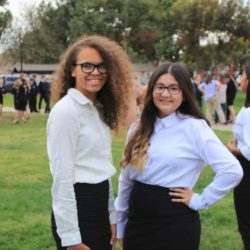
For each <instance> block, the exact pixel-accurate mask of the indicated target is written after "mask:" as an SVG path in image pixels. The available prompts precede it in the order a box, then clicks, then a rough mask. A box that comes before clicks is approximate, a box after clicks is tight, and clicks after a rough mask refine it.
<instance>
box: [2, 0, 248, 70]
mask: <svg viewBox="0 0 250 250" xmlns="http://www.w3.org/2000/svg"><path fill="white" fill-rule="evenodd" d="M1 2H2V3H3V2H5V1H2V0H1V1H0V4H1ZM0 20H1V18H0ZM0 26H1V29H0V31H1V30H2V27H3V28H5V33H4V35H2V37H3V38H2V37H1V39H2V40H3V41H4V42H5V43H6V44H8V46H7V48H6V50H5V58H8V59H9V60H12V61H14V62H25V63H57V62H58V60H59V58H60V56H61V54H62V52H63V51H64V49H65V48H66V47H68V45H69V44H70V43H71V42H73V41H75V39H76V38H78V37H79V36H81V35H84V34H87V35H90V34H101V35H105V36H108V37H110V38H111V39H114V40H116V41H117V42H118V43H119V44H121V45H122V46H123V48H124V49H125V50H126V51H127V53H128V54H129V56H130V58H131V60H132V61H133V62H153V63H154V64H158V63H159V62H160V61H165V60H172V61H183V62H185V63H186V64H188V65H189V66H190V67H191V68H196V69H197V68H204V69H208V68H211V67H213V66H217V65H220V64H222V65H230V66H234V67H236V68H241V67H242V65H243V64H245V63H246V62H247V61H248V60H249V59H250V6H249V4H246V3H245V1H243V0H223V1H219V0H206V1H205V0H175V1H174V0H136V1H135V0H58V1H57V3H56V5H53V4H51V3H46V2H42V3H41V4H40V5H39V6H38V7H37V8H35V9H34V8H31V9H26V13H25V25H24V24H23V25H20V23H19V24H15V25H13V26H12V27H11V28H8V27H7V26H6V25H5V26H4V25H2V22H0ZM6 27H7V28H6ZM0 34H1V33H0Z"/></svg>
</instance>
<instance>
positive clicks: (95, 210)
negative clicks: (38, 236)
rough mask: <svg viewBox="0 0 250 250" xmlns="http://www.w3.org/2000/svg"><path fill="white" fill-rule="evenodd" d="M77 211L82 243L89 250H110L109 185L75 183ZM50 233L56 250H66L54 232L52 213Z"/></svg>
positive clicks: (104, 183)
mask: <svg viewBox="0 0 250 250" xmlns="http://www.w3.org/2000/svg"><path fill="white" fill-rule="evenodd" d="M74 189H75V194H76V202H77V211H78V223H79V228H80V232H81V236H82V242H83V243H84V244H86V245H87V246H88V247H90V249H91V250H111V245H110V239H111V229H110V222H109V211H108V199H109V183H108V181H104V182H102V183H99V184H85V183H77V184H75V186H74ZM51 222H52V233H53V236H54V239H55V241H56V245H57V249H58V250H67V247H62V246H61V239H60V238H59V236H58V234H57V232H56V223H55V218H54V215H53V212H52V217H51Z"/></svg>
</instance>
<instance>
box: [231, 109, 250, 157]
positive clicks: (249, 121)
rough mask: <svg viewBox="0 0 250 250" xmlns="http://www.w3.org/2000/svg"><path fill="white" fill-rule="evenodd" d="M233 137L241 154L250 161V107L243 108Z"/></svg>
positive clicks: (234, 127) (238, 116)
mask: <svg viewBox="0 0 250 250" xmlns="http://www.w3.org/2000/svg"><path fill="white" fill-rule="evenodd" d="M233 135H234V138H236V140H237V147H238V148H239V149H240V152H241V154H242V155H243V156H244V157H245V158H246V159H247V160H248V161H250V107H248V108H245V107H243V108H241V110H240V112H239V113H238V115H237V116H236V120H235V124H234V126H233Z"/></svg>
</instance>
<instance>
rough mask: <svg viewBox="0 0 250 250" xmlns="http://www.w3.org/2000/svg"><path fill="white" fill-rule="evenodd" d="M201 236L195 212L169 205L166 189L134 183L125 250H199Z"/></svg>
mask: <svg viewBox="0 0 250 250" xmlns="http://www.w3.org/2000/svg"><path fill="white" fill-rule="evenodd" d="M200 233H201V225H200V219H199V214H198V212H197V211H194V210H192V209H190V208H189V207H187V206H186V205H184V204H182V203H174V202H172V201H171V197H170V195H169V189H168V188H163V187H159V186H153V185H147V184H143V183H140V182H135V185H134V188H133V190H132V191H131V195H130V200H129V213H128V222H127V225H126V228H125V235H124V242H123V244H124V250H198V249H199V243H200Z"/></svg>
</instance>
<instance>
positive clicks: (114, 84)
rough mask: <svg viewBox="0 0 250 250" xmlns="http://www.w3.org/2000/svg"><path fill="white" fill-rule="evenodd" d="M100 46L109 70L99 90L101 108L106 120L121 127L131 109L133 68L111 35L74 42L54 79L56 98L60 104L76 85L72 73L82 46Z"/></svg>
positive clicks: (95, 36)
mask: <svg viewBox="0 0 250 250" xmlns="http://www.w3.org/2000/svg"><path fill="white" fill-rule="evenodd" d="M85 47H90V48H94V49H96V50H97V51H98V52H99V53H100V55H101V57H102V58H103V60H104V62H105V66H106V67H107V70H108V77H107V81H106V84H105V85H104V86H103V88H102V89H101V90H100V91H99V92H98V93H97V100H98V102H99V104H100V105H98V107H97V108H98V110H99V112H100V113H101V115H102V117H103V120H104V122H105V123H106V124H107V125H108V126H109V127H110V128H111V129H118V128H119V125H121V124H124V123H125V118H126V116H127V112H128V99H129V94H130V91H131V89H132V67H131V63H130V61H129V59H128V56H127V54H126V53H125V52H124V51H123V49H122V48H121V46H120V45H118V44H117V43H116V42H114V41H111V40H110V39H108V38H107V37H104V36H99V35H93V36H82V37H80V38H79V39H78V40H77V41H76V42H75V43H74V44H72V45H71V46H70V47H69V48H68V49H67V50H66V51H65V53H64V55H63V56H62V59H61V61H60V63H59V65H58V67H57V70H56V72H55V76H54V79H53V82H52V99H53V101H54V102H55V103H56V102H57V101H59V100H60V99H61V98H62V97H63V96H65V95H66V94H67V91H68V89H69V88H74V87H75V84H76V83H75V78H74V77H72V75H71V72H72V69H73V67H74V64H75V63H76V60H77V56H78V54H79V52H80V51H81V49H83V48H85Z"/></svg>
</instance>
